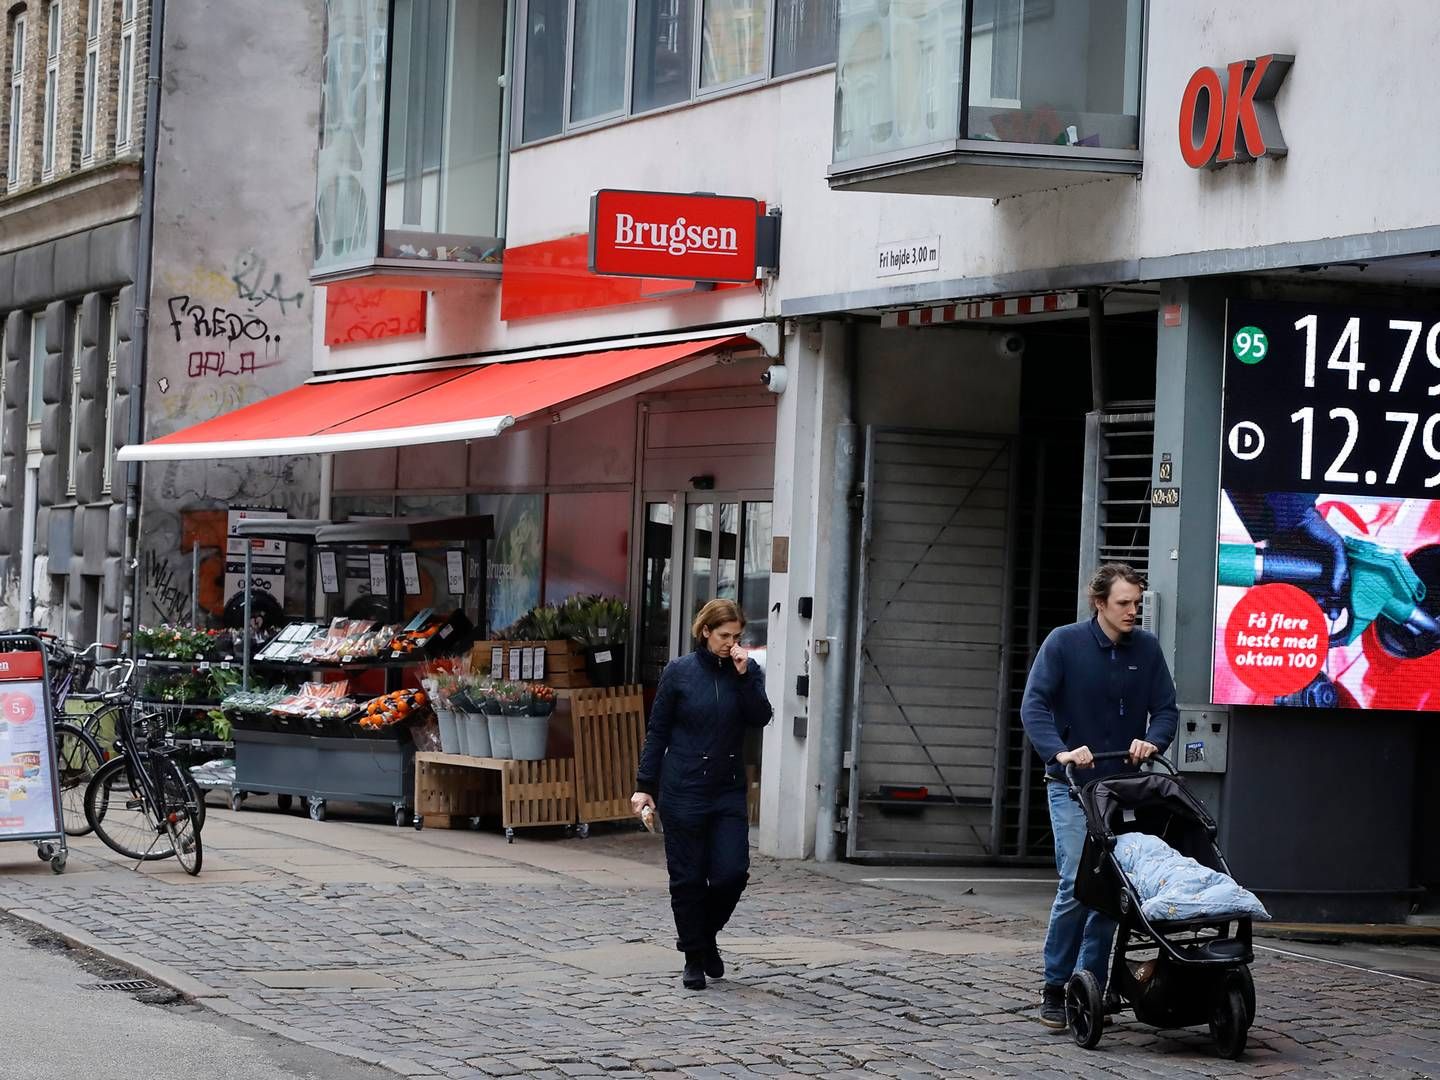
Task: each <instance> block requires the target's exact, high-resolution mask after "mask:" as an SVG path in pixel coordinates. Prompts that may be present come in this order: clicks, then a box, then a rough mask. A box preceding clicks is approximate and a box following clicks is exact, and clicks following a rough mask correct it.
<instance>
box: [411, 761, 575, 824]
mask: <svg viewBox="0 0 1440 1080" xmlns="http://www.w3.org/2000/svg"><path fill="white" fill-rule="evenodd" d="M497 811H498V813H499V815H500V823H501V825H502V826H503V827H504V829H505V836H506V839H510V840H513V839H514V837H515V830H516V829H523V828H529V827H531V826H536V825H565V826H568V825H573V824H575V763H574V762H573V761H572V760H571V759H570V758H545V759H544V760H542V761H512V760H509V759H502V758H477V757H466V756H464V755H462V754H433V753H421V754H416V755H415V826H416V828H421V827H422V826H425V825H429V826H430V827H432V828H440V829H458V828H465V827H466V826H468V825H469V824H471V823H472V820H475V819H479V818H482V817H487V816H492V815H494V814H495V813H496V812H497Z"/></svg>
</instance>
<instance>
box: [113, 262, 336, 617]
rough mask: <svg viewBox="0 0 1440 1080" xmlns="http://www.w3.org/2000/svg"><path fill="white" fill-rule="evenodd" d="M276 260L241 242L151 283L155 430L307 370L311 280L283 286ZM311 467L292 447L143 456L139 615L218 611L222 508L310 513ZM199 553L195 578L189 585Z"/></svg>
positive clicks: (223, 407)
mask: <svg viewBox="0 0 1440 1080" xmlns="http://www.w3.org/2000/svg"><path fill="white" fill-rule="evenodd" d="M207 263H208V265H206V264H207ZM277 263H278V260H267V259H266V258H265V257H264V256H263V255H262V254H259V253H257V251H256V250H255V249H254V248H245V249H243V250H242V251H241V253H240V254H239V255H237V256H235V257H233V258H230V259H228V260H227V259H225V258H224V257H223V255H222V257H221V258H220V259H218V260H215V261H209V259H208V258H207V259H206V260H205V263H202V264H201V265H200V266H197V267H196V268H194V269H192V270H188V271H187V270H182V271H181V272H179V273H171V274H167V275H166V279H165V281H164V283H163V285H162V286H161V287H160V289H159V290H158V292H159V298H163V300H164V306H163V307H160V305H159V298H157V307H160V310H159V311H157V317H156V319H155V320H154V323H153V324H152V325H153V336H152V339H151V341H152V369H153V381H152V384H151V385H152V386H154V387H155V388H156V389H157V390H158V393H155V394H154V395H153V396H152V397H151V398H150V399H149V403H148V407H147V412H148V413H149V419H148V422H149V424H150V425H151V429H152V431H166V430H170V431H173V430H176V429H179V428H183V427H186V426H188V425H190V424H194V423H198V422H200V421H202V420H208V419H210V418H212V417H215V416H219V415H221V414H224V413H228V412H233V411H235V410H236V409H240V408H243V407H244V406H246V405H250V404H253V403H254V402H257V401H260V400H263V399H264V398H266V397H268V396H269V395H271V394H273V393H278V392H280V391H282V390H285V389H288V388H289V387H290V386H291V385H293V384H295V383H298V382H300V381H301V380H303V379H304V378H305V377H306V376H307V375H309V373H310V372H309V366H308V362H306V361H307V359H308V344H309V314H308V305H307V304H306V303H305V299H306V289H308V286H307V287H306V288H295V287H291V285H287V284H286V278H285V275H284V273H283V272H282V271H281V270H279V269H277V268H276V265H277ZM293 284H294V281H293V280H292V285H293ZM160 312H163V314H161V313H160ZM302 364H303V367H302ZM292 369H293V370H292ZM314 470H315V464H314V462H313V461H312V460H311V459H289V458H237V459H233V460H219V461H195V462H167V463H165V464H164V465H158V464H157V465H152V466H151V467H150V468H149V469H148V470H147V472H146V482H145V489H146V493H145V495H146V505H145V508H144V510H143V515H144V518H143V526H142V530H143V539H142V542H141V548H142V551H141V558H140V566H139V570H140V575H141V587H142V593H141V595H142V602H141V603H142V606H141V611H140V618H141V620H142V621H152V622H153V621H156V620H164V621H188V620H189V618H190V611H191V603H192V600H193V602H194V603H195V605H196V608H197V610H198V611H199V612H200V613H201V615H202V618H205V619H211V620H214V619H218V618H220V617H221V615H222V613H223V611H224V606H225V599H226V597H225V595H224V580H225V551H226V537H225V520H226V512H227V510H228V508H230V507H232V506H246V505H252V506H253V505H273V506H282V507H285V508H287V509H289V510H290V512H291V513H292V514H295V515H297V516H303V517H313V516H315V514H316V513H317V512H318V509H319V506H318V492H317V491H316V487H317V485H316V481H315V472H314ZM197 552H198V558H199V575H198V588H194V589H192V585H191V579H192V570H193V560H194V559H195V558H196V556H197ZM192 593H193V596H192Z"/></svg>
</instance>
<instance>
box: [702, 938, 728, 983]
mask: <svg viewBox="0 0 1440 1080" xmlns="http://www.w3.org/2000/svg"><path fill="white" fill-rule="evenodd" d="M705 974H706V975H709V976H710V978H712V979H723V978H724V977H725V961H724V960H721V959H720V949H719V947H718V946H715V945H711V946H710V948H708V949H707V950H705Z"/></svg>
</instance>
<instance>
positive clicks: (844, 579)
mask: <svg viewBox="0 0 1440 1080" xmlns="http://www.w3.org/2000/svg"><path fill="white" fill-rule="evenodd" d="M859 442H860V429H859V427H858V426H856V424H855V423H854V421H852V420H850V419H849V418H846V419H845V420H843V421H841V423H840V424H839V425H838V426H837V427H836V429H835V480H834V483H833V484H832V486H831V489H830V563H829V566H828V568H827V570H826V573H825V605H826V606H825V612H826V614H825V621H826V624H827V625H826V629H827V630H828V631H829V632H828V633H827V635H826V639H827V640H828V641H829V644H830V652H829V655H828V656H826V657H825V675H824V686H825V701H824V707H823V709H822V710H821V717H820V776H819V780H820V782H819V785H818V786H819V798H818V800H817V803H816V807H815V861H816V862H834V861H835V858H836V848H837V846H838V845H837V844H836V841H835V814H836V803H837V801H838V799H839V797H840V780H841V776H842V774H843V772H844V764H845V718H846V715H847V712H848V710H847V709H846V690H847V689H848V680H849V671H850V644H851V641H850V639H851V635H852V633H853V631H854V627H853V625H852V616H851V611H850V578H851V569H852V566H853V563H854V559H855V550H854V520H853V519H854V509H853V508H852V506H851V498H852V497H853V496H854V494H855V477H856V470H857V465H858V462H859V456H860V455H859Z"/></svg>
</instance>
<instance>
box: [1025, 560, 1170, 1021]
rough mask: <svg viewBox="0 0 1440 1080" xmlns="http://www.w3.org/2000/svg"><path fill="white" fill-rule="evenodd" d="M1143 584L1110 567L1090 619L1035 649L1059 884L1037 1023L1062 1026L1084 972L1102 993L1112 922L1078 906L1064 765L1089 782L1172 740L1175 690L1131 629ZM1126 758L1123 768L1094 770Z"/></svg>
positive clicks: (1079, 828) (1149, 637) (1034, 729)
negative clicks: (1107, 757) (1072, 984)
mask: <svg viewBox="0 0 1440 1080" xmlns="http://www.w3.org/2000/svg"><path fill="white" fill-rule="evenodd" d="M1143 587H1144V579H1143V578H1142V577H1141V576H1140V575H1139V574H1138V573H1137V572H1136V571H1135V570H1133V569H1131V568H1130V567H1128V566H1125V565H1124V564H1122V563H1107V564H1106V565H1104V566H1102V567H1100V569H1099V570H1097V571H1096V573H1095V576H1094V577H1093V578H1092V579H1091V580H1090V587H1089V593H1090V604H1091V608H1092V615H1091V618H1089V619H1086V620H1083V621H1081V622H1077V623H1072V624H1070V625H1069V626H1062V627H1059V628H1058V629H1056V630H1055V631H1053V632H1052V633H1051V634H1050V635H1049V636H1048V637H1047V638H1046V639H1045V643H1044V644H1043V645H1042V646H1040V651H1039V653H1038V654H1037V655H1036V657H1035V664H1034V666H1033V667H1032V668H1031V669H1030V677H1029V679H1028V680H1027V681H1026V684H1025V697H1024V700H1023V701H1022V702H1021V705H1020V717H1021V719H1022V720H1023V721H1024V724H1025V734H1026V735H1027V736H1029V739H1030V743H1031V745H1032V746H1034V747H1035V750H1036V752H1037V753H1038V754H1039V755H1040V758H1041V760H1042V761H1044V762H1045V780H1046V784H1047V788H1046V795H1047V798H1048V802H1049V806H1050V828H1051V831H1052V832H1053V833H1054V835H1055V865H1056V868H1057V869H1058V870H1059V873H1060V885H1059V888H1058V889H1056V892H1055V904H1054V906H1053V907H1052V908H1051V909H1050V925H1049V928H1048V929H1047V930H1046V933H1045V988H1044V991H1043V996H1042V999H1041V1004H1040V1022H1041V1023H1043V1024H1045V1025H1046V1026H1047V1027H1051V1028H1056V1029H1061V1028H1064V1027H1065V1026H1066V1017H1065V983H1066V982H1067V981H1068V980H1069V978H1070V976H1071V975H1072V974H1073V973H1074V972H1075V971H1076V970H1077V969H1080V968H1083V969H1085V970H1088V971H1089V972H1091V973H1092V974H1093V975H1094V976H1095V979H1096V981H1097V982H1098V983H1099V985H1100V987H1101V989H1102V990H1103V989H1104V987H1105V980H1106V975H1107V973H1108V967H1109V959H1110V947H1111V943H1112V940H1113V938H1114V936H1115V923H1114V922H1113V921H1112V920H1111V919H1109V918H1107V917H1106V916H1104V915H1101V914H1100V913H1099V912H1096V911H1092V910H1090V909H1089V908H1086V907H1084V906H1083V905H1081V904H1080V902H1079V901H1078V900H1076V899H1075V871H1076V868H1077V867H1078V866H1079V864H1080V854H1081V851H1082V849H1083V848H1084V846H1085V815H1084V813H1083V811H1082V810H1081V808H1080V806H1079V805H1078V804H1077V803H1076V802H1075V801H1074V800H1073V799H1071V798H1070V795H1069V788H1068V785H1067V784H1066V781H1065V766H1066V764H1071V765H1074V766H1075V768H1076V769H1077V770H1084V772H1083V773H1082V775H1083V779H1084V781H1085V782H1089V781H1091V780H1095V779H1099V778H1101V777H1104V776H1108V775H1111V774H1113V773H1117V772H1133V771H1135V770H1136V769H1137V768H1138V766H1139V764H1140V762H1142V761H1145V760H1146V759H1147V758H1150V757H1152V756H1154V755H1155V754H1157V753H1160V752H1162V751H1163V750H1165V749H1166V747H1168V746H1169V745H1170V742H1171V740H1172V739H1173V738H1174V737H1175V728H1176V724H1177V721H1178V719H1179V714H1178V713H1177V712H1176V709H1175V682H1174V680H1173V679H1172V678H1171V677H1170V669H1169V667H1168V666H1166V663H1165V657H1164V656H1163V655H1161V652H1160V642H1159V641H1158V640H1156V638H1155V635H1153V634H1151V633H1148V632H1147V631H1145V630H1141V629H1138V628H1137V627H1136V625H1135V621H1136V618H1137V617H1138V615H1139V610H1140V594H1141V590H1142V589H1143ZM1115 751H1124V752H1128V754H1129V757H1128V759H1124V760H1121V759H1115V760H1112V761H1106V762H1103V763H1101V762H1097V761H1095V758H1094V755H1095V754H1099V753H1107V752H1115Z"/></svg>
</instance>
